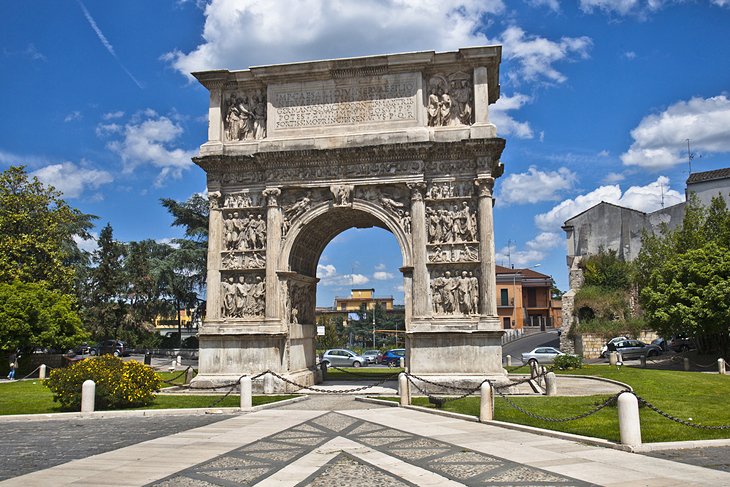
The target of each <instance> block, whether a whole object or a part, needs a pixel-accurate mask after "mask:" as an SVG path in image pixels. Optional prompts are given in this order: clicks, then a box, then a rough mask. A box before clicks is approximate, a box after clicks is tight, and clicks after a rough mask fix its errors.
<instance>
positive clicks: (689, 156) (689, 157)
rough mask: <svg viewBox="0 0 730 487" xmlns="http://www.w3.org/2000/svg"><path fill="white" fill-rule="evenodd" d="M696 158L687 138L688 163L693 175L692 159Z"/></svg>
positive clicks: (690, 172)
mask: <svg viewBox="0 0 730 487" xmlns="http://www.w3.org/2000/svg"><path fill="white" fill-rule="evenodd" d="M694 158H695V155H694V154H692V151H691V150H690V147H689V139H687V164H688V165H689V174H690V176H691V175H692V159H694Z"/></svg>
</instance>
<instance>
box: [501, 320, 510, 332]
mask: <svg viewBox="0 0 730 487" xmlns="http://www.w3.org/2000/svg"><path fill="white" fill-rule="evenodd" d="M502 326H503V327H504V329H505V330H509V329H510V323H509V317H504V318H502Z"/></svg>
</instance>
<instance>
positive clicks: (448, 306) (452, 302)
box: [441, 271, 459, 314]
mask: <svg viewBox="0 0 730 487" xmlns="http://www.w3.org/2000/svg"><path fill="white" fill-rule="evenodd" d="M444 279H445V284H444V287H443V291H442V296H441V300H442V301H443V305H444V312H445V313H447V314H453V313H454V312H455V311H456V306H457V301H456V300H457V296H456V288H457V287H458V285H459V282H458V281H457V279H456V278H454V277H451V272H449V271H446V272H444Z"/></svg>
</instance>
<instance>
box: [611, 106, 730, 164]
mask: <svg viewBox="0 0 730 487" xmlns="http://www.w3.org/2000/svg"><path fill="white" fill-rule="evenodd" d="M728 127H730V99H728V98H727V96H726V95H720V96H715V97H711V98H692V99H690V100H689V101H680V102H677V103H675V104H674V105H672V106H670V107H669V108H667V109H666V110H665V111H663V112H661V113H658V114H652V115H648V116H646V117H644V118H643V119H642V120H641V122H639V125H638V126H637V127H636V128H634V129H633V130H632V131H631V137H633V139H634V142H633V144H631V147H630V148H629V150H628V151H626V152H625V153H624V154H622V155H621V160H622V161H623V163H624V165H627V166H639V167H643V168H648V169H662V168H667V167H671V166H674V165H677V164H680V163H684V162H686V160H687V153H686V150H687V143H686V140H687V139H690V141H691V143H692V149H693V150H695V151H700V152H713V153H722V152H730V129H728Z"/></svg>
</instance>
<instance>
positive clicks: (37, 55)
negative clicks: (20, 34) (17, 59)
mask: <svg viewBox="0 0 730 487" xmlns="http://www.w3.org/2000/svg"><path fill="white" fill-rule="evenodd" d="M23 54H25V55H26V56H27V57H29V58H30V59H31V60H33V61H47V60H48V59H47V58H46V56H44V55H43V53H42V52H40V51H39V50H38V49H36V47H35V44H33V43H30V44H28V47H26V48H25V51H23Z"/></svg>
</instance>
